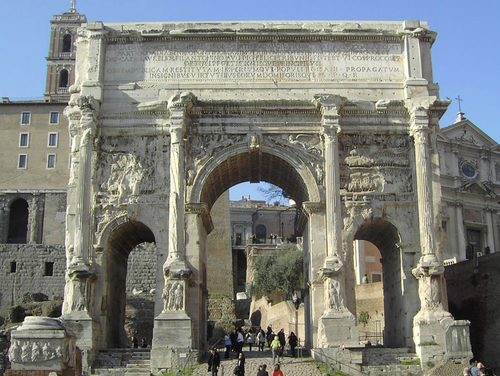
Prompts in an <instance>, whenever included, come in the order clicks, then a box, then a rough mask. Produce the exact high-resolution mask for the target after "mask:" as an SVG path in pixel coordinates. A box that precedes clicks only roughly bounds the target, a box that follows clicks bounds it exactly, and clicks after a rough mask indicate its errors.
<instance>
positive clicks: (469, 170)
mask: <svg viewBox="0 0 500 376" xmlns="http://www.w3.org/2000/svg"><path fill="white" fill-rule="evenodd" d="M462 173H463V174H464V175H465V176H467V177H469V178H472V177H473V176H474V175H476V169H475V168H474V167H472V166H471V165H470V164H464V165H463V166H462Z"/></svg>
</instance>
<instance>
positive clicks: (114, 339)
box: [104, 221, 156, 348]
mask: <svg viewBox="0 0 500 376" xmlns="http://www.w3.org/2000/svg"><path fill="white" fill-rule="evenodd" d="M154 242H155V237H154V234H153V232H152V231H151V230H150V228H149V227H148V226H146V225H145V224H144V223H142V222H137V221H128V222H125V223H121V224H119V225H118V226H117V227H115V228H114V229H112V230H111V231H110V232H109V237H108V239H107V242H106V248H105V255H104V262H105V265H104V274H105V283H106V285H105V289H104V291H105V292H104V293H105V295H106V299H105V300H106V301H107V302H108V304H107V307H106V310H105V317H106V330H105V333H104V335H105V345H106V346H107V347H108V348H120V347H126V345H127V336H126V333H125V329H124V325H125V313H126V312H125V308H126V298H127V294H126V278H127V263H128V259H129V255H130V252H131V251H132V250H133V249H134V248H135V247H136V246H137V245H139V244H141V243H154ZM151 267H152V268H155V269H156V265H151Z"/></svg>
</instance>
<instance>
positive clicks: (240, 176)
mask: <svg viewBox="0 0 500 376" xmlns="http://www.w3.org/2000/svg"><path fill="white" fill-rule="evenodd" d="M244 150H245V151H246V152H242V153H238V151H239V150H235V151H234V152H236V153H234V152H233V153H231V154H233V155H225V154H229V153H227V152H226V153H224V152H223V153H221V155H219V156H218V158H214V160H213V162H212V163H209V164H208V165H207V166H206V168H204V169H203V170H202V171H200V173H199V177H198V178H197V179H196V180H197V181H196V182H195V186H194V188H193V195H192V200H193V201H195V202H196V201H199V202H205V203H207V204H208V207H209V208H211V207H212V206H213V204H214V202H215V201H216V200H217V198H218V197H219V196H220V195H221V194H222V193H223V192H225V191H226V190H228V189H229V188H231V187H233V186H235V185H237V184H240V183H243V182H247V181H248V182H251V183H258V182H267V183H271V184H273V185H276V186H278V187H280V188H281V189H283V190H284V191H285V192H287V193H288V194H289V195H290V197H291V198H293V200H294V201H295V202H296V203H297V206H298V207H300V205H301V204H302V203H303V202H305V201H318V200H319V192H318V189H317V186H316V182H315V179H314V177H313V175H312V173H311V172H310V171H309V169H308V167H307V166H306V164H305V163H304V162H302V161H301V160H300V159H299V158H298V157H297V156H293V155H291V153H289V152H288V151H284V150H281V149H275V150H270V149H269V148H266V147H262V150H261V151H260V150H259V151H258V152H248V149H247V148H244ZM217 162H218V163H217ZM196 196H198V197H196Z"/></svg>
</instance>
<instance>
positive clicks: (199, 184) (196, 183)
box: [187, 137, 321, 202]
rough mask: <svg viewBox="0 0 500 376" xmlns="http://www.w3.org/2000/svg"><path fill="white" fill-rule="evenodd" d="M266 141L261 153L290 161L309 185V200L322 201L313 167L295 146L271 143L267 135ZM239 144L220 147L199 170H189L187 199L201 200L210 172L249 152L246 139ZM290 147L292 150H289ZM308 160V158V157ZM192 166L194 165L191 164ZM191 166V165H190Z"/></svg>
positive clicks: (261, 145) (261, 147)
mask: <svg viewBox="0 0 500 376" xmlns="http://www.w3.org/2000/svg"><path fill="white" fill-rule="evenodd" d="M263 139H264V142H263V143H262V144H260V145H259V149H260V151H259V152H260V153H265V154H270V155H273V156H276V157H278V158H281V159H283V160H284V161H286V162H288V163H289V164H290V165H291V166H292V167H293V168H294V169H295V170H296V171H297V173H298V174H299V176H300V177H301V178H302V179H303V182H304V184H305V186H306V187H307V193H308V200H309V201H320V200H321V199H320V196H321V195H320V190H319V188H318V184H317V182H316V178H315V175H314V173H313V167H312V166H311V165H310V164H309V163H307V162H305V161H304V160H303V159H302V158H301V157H300V156H299V155H298V153H297V152H296V151H295V150H294V149H293V148H285V147H284V146H283V145H277V144H270V142H268V140H267V137H263ZM238 140H241V141H239V143H238V144H232V145H229V146H228V147H225V148H218V149H217V151H216V152H215V153H214V154H213V155H212V156H209V158H205V157H203V158H204V159H205V160H204V161H203V162H204V163H202V164H201V165H199V167H198V169H197V171H196V172H195V171H193V170H189V171H188V174H187V176H188V183H189V184H188V187H187V190H188V192H187V201H188V202H200V201H201V193H202V190H203V186H204V184H205V183H206V182H207V179H208V178H209V176H210V174H211V173H212V172H213V171H214V170H215V169H216V168H217V166H219V164H220V163H221V162H223V161H225V160H227V159H229V158H231V157H234V156H237V155H238V154H244V153H249V152H250V149H249V143H248V142H247V140H246V139H241V138H238ZM288 149H290V150H288ZM306 160H307V159H306ZM191 167H192V165H191ZM188 168H189V167H188Z"/></svg>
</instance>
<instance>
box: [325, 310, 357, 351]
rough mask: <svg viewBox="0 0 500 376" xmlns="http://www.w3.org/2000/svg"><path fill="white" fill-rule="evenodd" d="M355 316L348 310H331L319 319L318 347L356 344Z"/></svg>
mask: <svg viewBox="0 0 500 376" xmlns="http://www.w3.org/2000/svg"><path fill="white" fill-rule="evenodd" d="M358 345H359V329H358V327H357V326H356V317H354V315H353V314H352V313H351V312H350V311H349V310H347V309H346V310H345V311H333V312H328V313H326V314H324V315H323V316H322V317H320V319H319V347H337V346H348V347H350V346H358Z"/></svg>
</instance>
